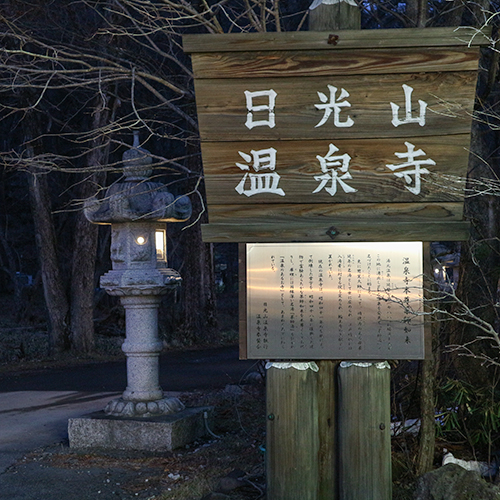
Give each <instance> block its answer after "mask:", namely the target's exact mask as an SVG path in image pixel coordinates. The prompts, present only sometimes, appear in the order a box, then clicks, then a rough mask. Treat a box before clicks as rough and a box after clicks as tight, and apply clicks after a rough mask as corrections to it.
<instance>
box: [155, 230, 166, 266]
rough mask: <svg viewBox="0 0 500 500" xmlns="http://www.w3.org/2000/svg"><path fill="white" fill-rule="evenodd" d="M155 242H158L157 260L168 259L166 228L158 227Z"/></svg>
mask: <svg viewBox="0 0 500 500" xmlns="http://www.w3.org/2000/svg"><path fill="white" fill-rule="evenodd" d="M155 242H156V258H157V260H166V258H167V249H166V234H165V230H164V229H157V230H156V232H155Z"/></svg>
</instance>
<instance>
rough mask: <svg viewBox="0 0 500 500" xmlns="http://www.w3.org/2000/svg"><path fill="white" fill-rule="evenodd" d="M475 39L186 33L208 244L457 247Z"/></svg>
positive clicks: (386, 33) (463, 229) (424, 33)
mask: <svg viewBox="0 0 500 500" xmlns="http://www.w3.org/2000/svg"><path fill="white" fill-rule="evenodd" d="M488 43H489V41H488V39H487V37H486V36H485V35H483V34H478V33H477V32H476V31H475V30H468V29H463V28H426V29H408V30H366V31H339V32H336V33H335V34H329V33H321V32H296V33H272V34H269V33H267V34H235V35H189V36H185V37H184V49H185V51H186V52H188V53H191V54H192V61H193V69H194V74H195V91H196V102H197V109H198V120H199V126H200V134H201V139H202V156H203V164H204V173H205V185H206V191H207V201H208V214H209V222H210V223H209V224H208V225H206V226H205V227H204V228H203V235H204V239H205V240H206V241H238V242H279V241H332V240H335V241H432V240H463V239H466V237H467V230H468V226H467V223H466V222H464V221H463V197H464V184H463V179H464V177H465V174H466V169H467V163H468V154H469V153H468V148H469V141H470V138H469V134H470V126H471V118H472V111H473V103H474V96H475V87H476V78H477V67H478V59H479V48H480V46H481V45H487V44H488Z"/></svg>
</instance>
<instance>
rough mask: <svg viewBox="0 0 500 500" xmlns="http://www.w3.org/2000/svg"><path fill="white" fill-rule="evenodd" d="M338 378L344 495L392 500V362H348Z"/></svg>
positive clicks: (358, 499) (345, 498)
mask: <svg viewBox="0 0 500 500" xmlns="http://www.w3.org/2000/svg"><path fill="white" fill-rule="evenodd" d="M338 380H339V397H338V401H339V402H338V408H339V410H338V414H339V421H338V426H339V476H340V479H339V486H340V494H339V496H340V498H341V499H342V500H390V499H391V498H392V472H391V470H392V469H391V436H390V429H391V428H390V425H391V424H390V421H391V415H390V367H389V364H388V363H387V362H381V363H357V362H356V363H354V362H353V363H350V362H342V363H341V364H340V367H339V370H338Z"/></svg>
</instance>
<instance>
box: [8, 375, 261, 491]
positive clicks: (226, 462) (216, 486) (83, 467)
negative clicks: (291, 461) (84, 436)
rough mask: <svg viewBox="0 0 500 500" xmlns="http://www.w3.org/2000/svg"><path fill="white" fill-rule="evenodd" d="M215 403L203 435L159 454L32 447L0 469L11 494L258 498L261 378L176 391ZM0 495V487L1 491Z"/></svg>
mask: <svg viewBox="0 0 500 500" xmlns="http://www.w3.org/2000/svg"><path fill="white" fill-rule="evenodd" d="M181 399H182V400H183V401H184V403H185V404H186V406H205V405H211V406H213V407H214V413H215V414H214V420H213V425H212V428H211V429H210V431H211V432H212V435H208V436H207V437H206V438H205V439H201V440H198V441H196V442H194V443H192V444H190V445H187V446H186V447H184V448H181V449H177V450H174V451H172V452H164V453H154V454H153V453H144V452H130V451H127V452H109V451H100V450H92V451H76V450H74V449H70V448H69V447H68V445H67V443H64V442H63V443H60V444H59V445H58V446H51V447H47V448H44V449H40V450H35V451H33V452H32V453H29V454H27V455H26V456H24V457H23V458H22V459H21V460H19V461H18V462H17V463H15V464H14V465H13V466H11V467H10V468H8V469H7V470H6V471H5V472H4V473H3V474H1V475H0V491H1V490H3V491H4V492H5V491H8V492H9V498H16V500H52V499H56V498H57V499H59V498H65V499H66V498H67V499H71V500H95V499H104V500H114V499H122V500H129V499H134V498H137V499H148V500H153V499H155V500H201V499H203V500H222V499H228V500H229V499H230V500H255V499H260V498H265V474H264V469H265V467H264V461H265V449H264V446H265V444H264V442H265V419H264V393H263V384H262V382H259V381H258V380H257V381H254V383H252V384H245V385H239V386H228V387H227V388H226V389H224V390H220V391H211V392H198V393H188V394H184V395H181ZM0 498H4V497H2V493H1V492H0Z"/></svg>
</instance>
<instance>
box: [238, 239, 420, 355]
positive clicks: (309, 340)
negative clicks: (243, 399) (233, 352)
mask: <svg viewBox="0 0 500 500" xmlns="http://www.w3.org/2000/svg"><path fill="white" fill-rule="evenodd" d="M246 261H247V271H246V279H247V286H246V290H247V302H246V308H247V318H246V319H247V321H246V330H247V331H246V334H247V356H248V358H251V359H363V360H382V359H423V358H424V321H423V315H422V312H423V276H422V243H420V242H396V243H267V244H247V245H246Z"/></svg>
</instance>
